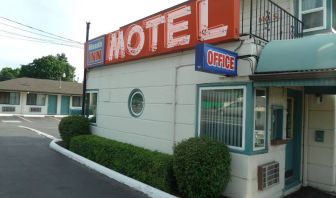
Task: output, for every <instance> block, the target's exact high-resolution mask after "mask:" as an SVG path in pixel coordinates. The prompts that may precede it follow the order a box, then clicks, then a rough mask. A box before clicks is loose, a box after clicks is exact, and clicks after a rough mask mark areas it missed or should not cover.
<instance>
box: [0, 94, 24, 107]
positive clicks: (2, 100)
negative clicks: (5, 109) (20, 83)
mask: <svg viewBox="0 0 336 198" xmlns="http://www.w3.org/2000/svg"><path fill="white" fill-rule="evenodd" d="M0 104H10V105H19V104H20V93H18V92H0Z"/></svg>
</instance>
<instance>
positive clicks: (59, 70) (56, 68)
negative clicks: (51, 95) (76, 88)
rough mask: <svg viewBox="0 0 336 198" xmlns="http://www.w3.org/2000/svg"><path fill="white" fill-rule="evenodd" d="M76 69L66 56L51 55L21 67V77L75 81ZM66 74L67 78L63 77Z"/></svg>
mask: <svg viewBox="0 0 336 198" xmlns="http://www.w3.org/2000/svg"><path fill="white" fill-rule="evenodd" d="M75 69H76V68H75V67H73V66H72V65H70V64H69V62H68V59H67V57H66V56H65V54H63V53H62V54H57V55H56V56H53V55H49V56H43V57H42V58H37V59H34V60H33V62H32V63H29V64H28V65H22V66H21V72H20V76H21V77H31V78H40V79H50V80H59V79H62V80H63V81H73V80H74V77H75ZM63 74H65V77H64V76H63Z"/></svg>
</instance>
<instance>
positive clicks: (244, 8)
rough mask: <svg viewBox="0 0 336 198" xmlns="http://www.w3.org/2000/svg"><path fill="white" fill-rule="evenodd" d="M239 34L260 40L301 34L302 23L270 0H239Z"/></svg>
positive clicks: (280, 38)
mask: <svg viewBox="0 0 336 198" xmlns="http://www.w3.org/2000/svg"><path fill="white" fill-rule="evenodd" d="M241 34H242V35H249V36H250V37H256V38H258V39H260V40H262V41H265V42H268V41H271V40H285V39H295V38H300V37H302V36H303V23H302V21H300V20H299V19H298V18H297V17H295V16H294V15H292V14H290V13H289V12H288V11H286V10H285V9H283V8H282V7H280V6H279V5H278V4H276V3H274V2H273V1H271V0H241Z"/></svg>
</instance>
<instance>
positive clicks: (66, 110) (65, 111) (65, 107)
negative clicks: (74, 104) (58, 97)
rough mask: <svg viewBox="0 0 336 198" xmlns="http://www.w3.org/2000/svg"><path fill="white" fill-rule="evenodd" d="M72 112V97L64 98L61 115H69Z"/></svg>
mask: <svg viewBox="0 0 336 198" xmlns="http://www.w3.org/2000/svg"><path fill="white" fill-rule="evenodd" d="M69 110H70V96H62V102H61V114H62V115H69Z"/></svg>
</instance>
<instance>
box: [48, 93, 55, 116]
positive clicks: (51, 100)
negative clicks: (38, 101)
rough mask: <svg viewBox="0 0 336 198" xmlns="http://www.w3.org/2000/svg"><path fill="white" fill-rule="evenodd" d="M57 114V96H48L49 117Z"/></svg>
mask: <svg viewBox="0 0 336 198" xmlns="http://www.w3.org/2000/svg"><path fill="white" fill-rule="evenodd" d="M56 114H57V96H56V95H48V115H56Z"/></svg>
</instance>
